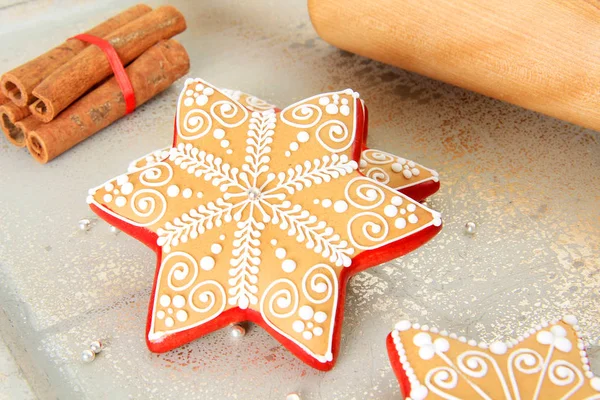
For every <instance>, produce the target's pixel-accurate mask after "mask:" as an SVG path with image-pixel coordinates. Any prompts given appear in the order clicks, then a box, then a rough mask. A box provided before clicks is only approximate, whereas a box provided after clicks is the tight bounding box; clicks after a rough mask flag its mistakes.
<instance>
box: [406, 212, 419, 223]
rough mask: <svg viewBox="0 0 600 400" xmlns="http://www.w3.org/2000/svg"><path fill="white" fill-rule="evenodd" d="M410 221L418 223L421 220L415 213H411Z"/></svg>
mask: <svg viewBox="0 0 600 400" xmlns="http://www.w3.org/2000/svg"><path fill="white" fill-rule="evenodd" d="M408 222H410V223H411V224H416V223H417V222H419V218H417V216H416V215H415V214H410V215H409V216H408Z"/></svg>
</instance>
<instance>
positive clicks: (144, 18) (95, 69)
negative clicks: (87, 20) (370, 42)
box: [0, 4, 190, 163]
mask: <svg viewBox="0 0 600 400" xmlns="http://www.w3.org/2000/svg"><path fill="white" fill-rule="evenodd" d="M185 29H186V23H185V19H184V17H183V15H181V13H180V12H179V11H177V10H176V9H175V8H174V7H171V6H163V7H159V8H157V9H155V10H152V9H151V8H150V7H148V6H146V5H144V4H139V5H136V6H133V7H131V8H129V9H127V10H125V11H123V12H122V13H120V14H118V15H116V16H114V17H113V18H110V19H109V20H107V21H105V22H103V23H101V24H100V25H98V26H96V27H94V28H92V29H91V30H89V31H88V32H86V33H87V34H89V35H92V36H96V37H99V38H102V39H104V40H106V41H107V42H108V43H110V44H111V45H112V47H113V48H114V49H115V51H116V53H117V55H118V57H119V58H120V60H121V62H122V63H123V65H124V66H126V68H125V72H126V74H127V76H128V77H129V81H130V82H131V86H132V88H133V92H134V96H135V104H136V105H137V106H140V105H141V104H143V103H145V102H146V101H148V100H149V99H151V98H152V97H154V96H155V95H157V94H158V93H160V92H162V91H163V90H165V89H166V88H168V87H169V86H170V85H171V84H172V83H173V82H174V81H175V80H177V79H179V78H180V77H182V76H183V75H185V74H186V73H187V72H188V71H189V67H190V61H189V57H188V54H187V52H186V51H185V49H184V48H183V46H181V44H179V43H178V42H177V41H175V40H173V39H170V38H171V37H173V36H175V35H177V34H178V33H181V32H183V31H184V30H185ZM0 91H1V92H2V93H1V94H0V127H1V128H2V130H3V131H4V134H5V135H6V137H7V138H8V140H9V141H10V142H11V143H12V144H14V145H15V146H18V147H24V146H27V148H28V149H29V152H30V153H31V155H32V156H33V157H34V158H35V159H36V160H37V161H39V162H41V163H47V162H48V161H50V160H52V159H54V158H55V157H57V156H59V155H60V154H62V153H63V152H65V151H67V150H69V149H70V148H71V147H73V146H75V145H76V144H77V143H79V142H81V141H82V140H84V139H86V138H88V137H90V136H92V135H93V134H95V133H96V132H98V131H100V130H101V129H103V128H105V127H106V126H108V125H110V124H111V123H113V122H114V121H116V120H117V119H119V118H121V117H123V116H124V115H125V114H126V100H125V97H124V95H123V93H122V92H121V88H120V86H119V82H117V80H116V78H115V77H114V76H113V70H112V68H111V66H110V63H109V60H108V58H107V56H106V55H105V54H104V52H103V51H102V50H101V49H100V48H99V47H97V46H95V45H90V44H88V43H86V42H84V41H82V40H79V39H76V38H71V39H68V40H67V41H66V42H64V43H62V44H61V45H59V46H57V47H55V48H54V49H52V50H50V51H48V52H46V53H44V54H42V55H41V56H39V57H37V58H34V59H33V60H31V61H29V62H27V63H25V64H23V65H21V66H19V67H17V68H15V69H13V70H12V71H9V72H7V73H5V74H4V75H2V78H1V79H0Z"/></svg>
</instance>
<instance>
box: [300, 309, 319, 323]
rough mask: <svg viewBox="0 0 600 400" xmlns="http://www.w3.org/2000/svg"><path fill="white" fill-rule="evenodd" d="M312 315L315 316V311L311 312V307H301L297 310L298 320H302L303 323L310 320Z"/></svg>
mask: <svg viewBox="0 0 600 400" xmlns="http://www.w3.org/2000/svg"><path fill="white" fill-rule="evenodd" d="M314 314H315V311H314V310H313V308H312V307H311V306H302V307H300V309H299V310H298V315H299V316H300V318H302V319H303V320H305V321H308V320H309V319H311V318H312V317H313V315H314Z"/></svg>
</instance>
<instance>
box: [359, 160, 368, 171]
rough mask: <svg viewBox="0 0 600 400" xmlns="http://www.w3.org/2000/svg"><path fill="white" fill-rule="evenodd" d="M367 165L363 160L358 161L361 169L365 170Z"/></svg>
mask: <svg viewBox="0 0 600 400" xmlns="http://www.w3.org/2000/svg"><path fill="white" fill-rule="evenodd" d="M367 165H369V164H367V162H366V161H365V160H360V164H359V166H360V168H361V169H364V168H367Z"/></svg>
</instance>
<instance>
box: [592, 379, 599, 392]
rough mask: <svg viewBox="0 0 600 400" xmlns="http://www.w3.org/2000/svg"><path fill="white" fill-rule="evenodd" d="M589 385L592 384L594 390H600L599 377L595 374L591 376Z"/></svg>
mask: <svg viewBox="0 0 600 400" xmlns="http://www.w3.org/2000/svg"><path fill="white" fill-rule="evenodd" d="M590 385H592V388H593V389H594V390H595V391H597V392H600V377H597V376H595V377H593V378H592V379H591V380H590Z"/></svg>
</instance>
